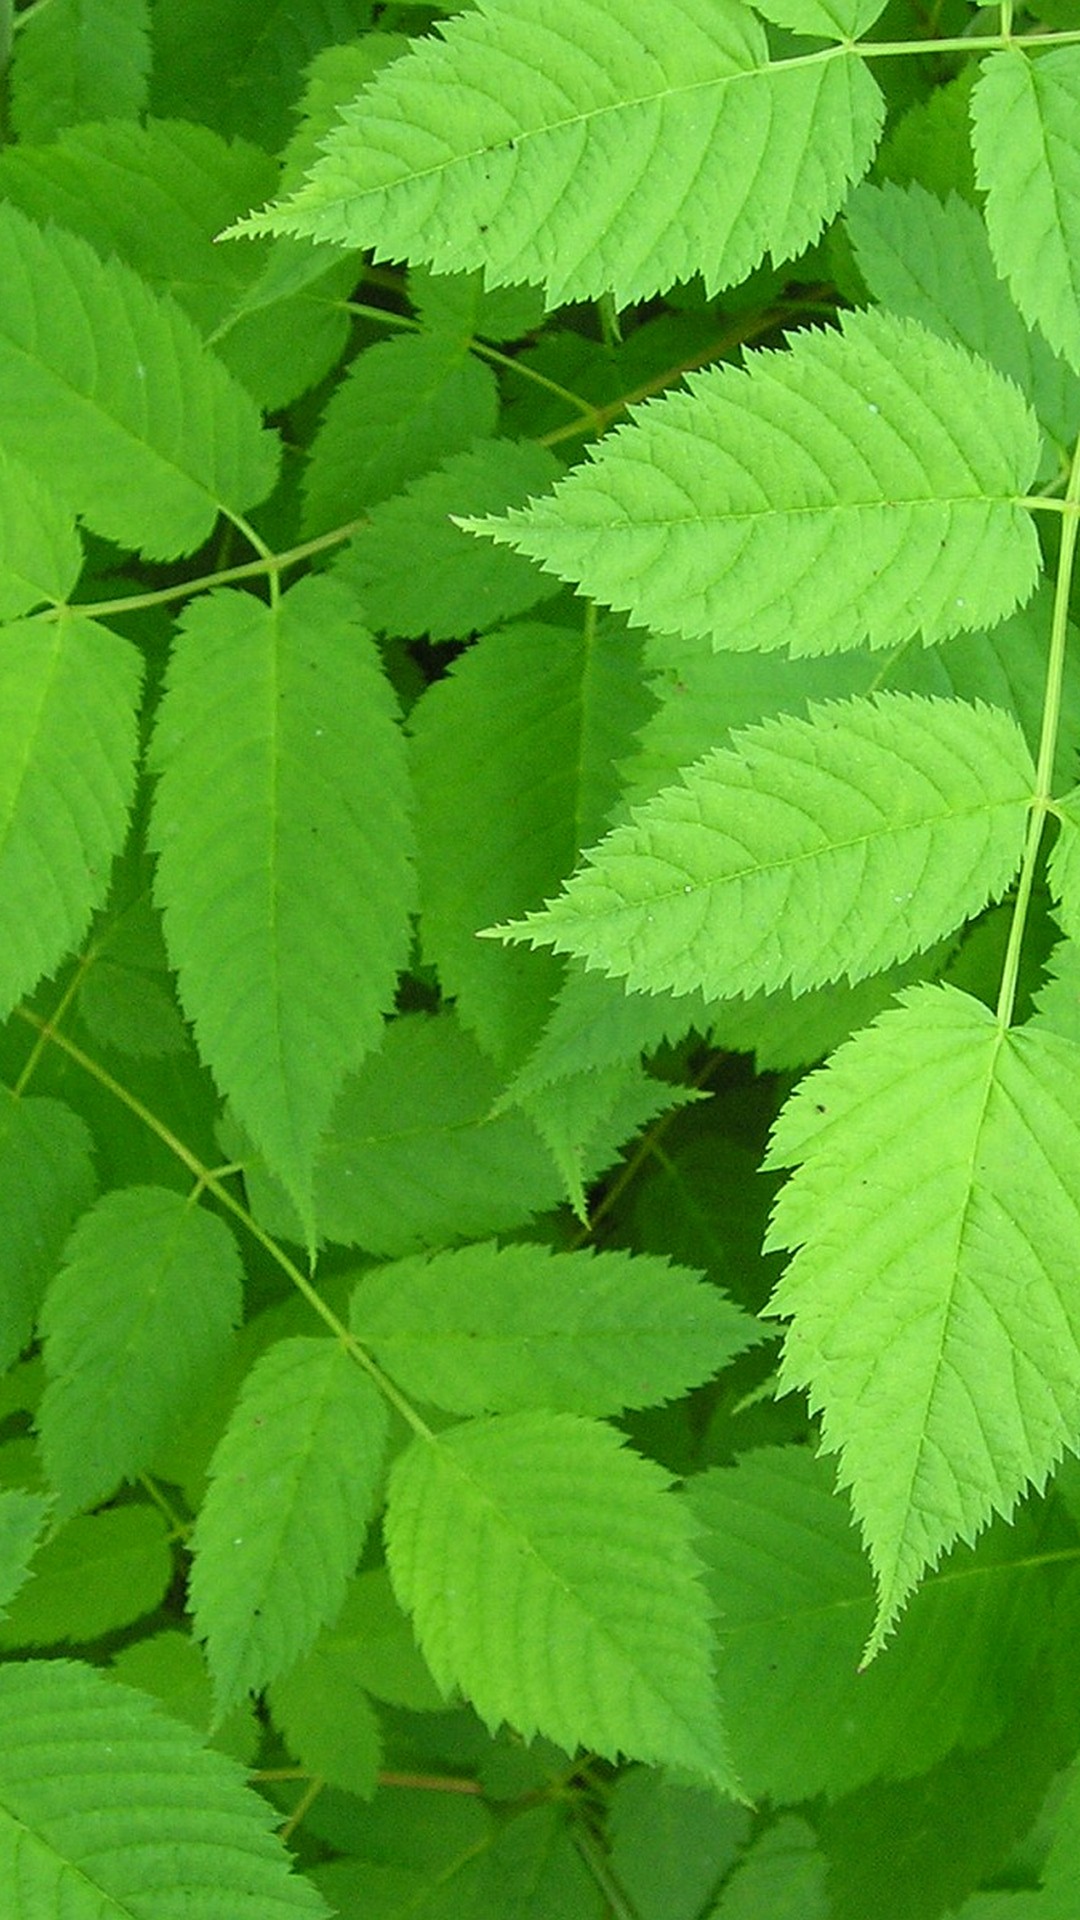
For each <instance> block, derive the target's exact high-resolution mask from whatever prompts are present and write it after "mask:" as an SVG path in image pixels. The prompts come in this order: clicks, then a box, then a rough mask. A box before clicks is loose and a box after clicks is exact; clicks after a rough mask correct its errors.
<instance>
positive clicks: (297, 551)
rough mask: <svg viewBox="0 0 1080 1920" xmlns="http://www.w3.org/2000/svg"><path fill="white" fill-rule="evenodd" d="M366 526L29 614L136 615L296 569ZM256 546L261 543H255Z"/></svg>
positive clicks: (350, 527)
mask: <svg viewBox="0 0 1080 1920" xmlns="http://www.w3.org/2000/svg"><path fill="white" fill-rule="evenodd" d="M366 525H367V520H366V517H365V518H363V519H360V520H350V521H349V522H348V524H347V525H346V526H343V527H335V528H334V530H333V532H332V533H321V534H320V535H319V537H318V539H317V540H305V541H303V542H302V544H301V545H300V546H298V547H289V548H287V549H286V551H285V552H284V553H273V554H272V553H270V551H269V549H268V548H265V549H264V557H262V558H260V559H258V560H246V561H245V562H244V564H243V565H242V566H239V567H222V568H221V569H220V571H219V572H217V573H203V574H200V575H199V577H198V578H197V579H195V580H180V581H178V582H177V584H176V585H175V586H172V587H159V588H158V589H157V590H156V591H155V592H154V593H131V594H128V595H126V597H125V598H123V599H120V600H96V601H92V602H87V603H86V604H85V605H84V604H83V603H82V602H79V603H78V604H77V605H75V606H74V607H73V606H71V605H68V604H65V605H63V606H59V607H44V608H42V610H41V612H40V613H36V614H33V615H32V616H31V617H32V618H33V619H35V620H62V619H64V618H66V616H67V615H68V614H70V613H71V612H73V611H74V612H76V613H81V614H84V615H85V617H86V618H87V619H88V620H103V619H105V618H107V616H108V615H109V614H114V613H136V612H138V611H140V610H141V609H142V608H143V607H164V606H167V605H168V604H169V602H170V601H171V600H187V599H188V598H189V597H190V596H191V595H192V594H196V593H208V592H209V590H210V589H211V587H227V586H231V585H233V583H234V582H235V581H237V580H257V579H258V578H259V577H260V576H261V575H263V574H268V573H269V574H274V573H280V572H284V570H285V568H286V567H296V566H299V565H300V564H301V562H302V561H304V560H310V558H311V556H312V555H313V554H316V553H325V552H326V550H327V548H328V547H339V546H341V544H342V542H343V541H345V540H351V538H352V536H353V534H354V533H358V532H359V530H360V528H361V527H363V526H366ZM258 544H259V546H260V547H262V546H263V542H262V541H261V540H260V541H259V543H258Z"/></svg>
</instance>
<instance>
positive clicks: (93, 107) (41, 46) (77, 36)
mask: <svg viewBox="0 0 1080 1920" xmlns="http://www.w3.org/2000/svg"><path fill="white" fill-rule="evenodd" d="M19 25H20V31H19V32H18V33H17V34H16V36H15V47H14V54H13V57H12V62H11V124H12V126H13V127H14V129H15V132H16V133H17V134H18V136H19V139H20V140H23V141H40V140H48V139H49V138H50V137H51V136H52V135H53V134H54V133H55V132H56V131H57V129H58V128H59V127H68V126H72V125H74V123H75V122H76V121H78V120H112V119H120V118H127V117H131V118H134V117H135V115H136V114H139V113H141V112H142V110H143V108H144V107H145V105H146V94H147V79H148V75H149V71H150V0H49V5H48V6H45V7H37V8H35V9H34V11H33V13H32V14H30V15H29V16H28V17H27V19H25V20H22V21H20V23H19Z"/></svg>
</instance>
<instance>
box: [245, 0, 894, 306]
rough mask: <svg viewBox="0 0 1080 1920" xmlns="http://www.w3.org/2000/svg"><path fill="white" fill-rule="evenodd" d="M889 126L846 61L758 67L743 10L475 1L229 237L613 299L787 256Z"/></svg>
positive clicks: (756, 46)
mask: <svg viewBox="0 0 1080 1920" xmlns="http://www.w3.org/2000/svg"><path fill="white" fill-rule="evenodd" d="M882 117H883V103H882V97H881V94H880V91H879V89H878V87H877V84H876V82H875V81H874V80H873V79H872V77H871V75H870V74H869V72H868V71H867V69H866V67H865V66H864V65H863V63H862V61H861V60H860V59H859V58H858V57H857V55H855V54H854V53H853V52H849V51H847V50H845V51H844V52H843V53H842V54H838V57H837V58H836V59H835V60H833V61H830V62H817V63H814V64H798V63H792V64H791V65H790V66H782V65H781V66H777V67H773V66H771V65H770V63H769V50H768V43H767V40H766V37H765V33H764V29H763V28H762V26H761V23H760V22H759V21H758V20H757V19H755V16H754V15H753V13H752V12H751V11H750V9H749V8H748V7H744V6H741V5H738V4H737V3H736V0H658V3H657V4H656V5H655V6H652V7H649V8H645V9H643V8H641V7H640V6H639V5H638V4H637V0H576V4H575V5H574V7H573V9H571V10H568V9H567V8H566V7H565V6H562V5H561V4H560V3H559V0H499V4H498V5H494V4H492V0H482V4H480V5H478V6H477V7H475V8H474V9H472V10H470V11H469V12H468V13H465V14H463V15H462V16H460V18H458V19H455V20H453V21H452V22H450V23H449V24H448V25H446V26H444V27H443V28H442V32H441V36H440V37H439V38H438V39H436V38H434V37H432V38H430V39H426V40H424V41H422V42H420V43H419V44H417V45H416V46H415V47H414V49H413V51H412V52H411V53H410V54H409V55H408V56H407V57H406V58H405V59H404V60H400V61H397V62H395V63H394V65H393V66H392V67H390V68H389V69H388V70H387V71H386V72H385V73H383V74H381V75H380V76H379V78H378V79H377V80H376V81H375V82H374V84H373V85H372V86H371V87H369V88H368V89H367V90H366V92H365V93H364V94H363V95H361V97H360V99H359V100H358V101H357V102H356V103H355V105H353V106H351V107H349V108H347V109H345V111H344V113H343V115H342V124H341V126H340V127H339V128H338V129H337V130H336V131H335V132H334V134H333V135H332V136H331V138H330V139H329V141H328V142H327V144H326V148H325V151H324V154H323V156H322V158H321V159H320V160H319V161H318V163H317V165H316V166H315V167H314V168H313V169H312V172H311V173H310V174H309V176H308V179H307V181H306V183H305V184H304V185H303V186H302V187H301V188H300V189H299V190H298V192H296V193H295V194H293V195H292V196H291V197H290V198H289V199H287V200H285V201H284V202H283V203H282V204H281V206H280V207H275V208H271V209H270V210H269V211H268V212H266V213H263V214H259V215H256V216H254V217H253V218H252V219H251V220H249V221H246V222H244V223H243V224H242V226H241V228H239V229H238V231H243V232H255V233H263V232H275V233H298V234H306V235H309V236H310V237H311V238H313V239H316V240H335V241H338V242H340V243H342V244H344V245H347V246H353V247H373V248H374V249H375V251H376V254H377V255H378V256H379V257H381V258H393V259H400V258H406V259H412V260H419V261H424V262H428V263H430V264H431V265H432V266H434V267H436V268H437V269H438V270H439V271H440V272H456V271H460V270H471V269H474V268H481V267H482V268H483V270H484V275H485V279H486V280H487V282H488V284H489V285H490V284H495V285H499V284H505V283H507V282H513V281H531V282H534V283H537V284H542V285H543V286H544V287H545V288H546V291H547V297H548V301H549V303H550V304H551V305H556V304H558V303H560V302H565V301H569V300H583V299H588V298H591V297H593V296H595V295H598V294H602V293H606V292H608V291H610V292H612V293H613V294H614V296H615V299H616V301H617V302H618V303H619V304H620V305H625V304H627V303H628V302H630V301H632V300H641V299H646V298H648V297H649V296H650V295H651V294H654V293H656V292H658V291H660V289H661V288H664V287H666V286H668V285H670V283H671V282H672V281H673V280H683V279H689V278H690V277H691V276H692V275H693V274H694V273H697V272H700V273H701V274H702V276H703V278H704V280H705V283H706V285H707V286H708V287H709V288H710V289H712V288H716V287H720V286H730V285H733V284H734V283H735V282H736V281H739V280H741V279H743V278H744V277H745V276H746V274H747V273H749V272H750V270H751V268H753V267H755V266H756V265H757V264H758V262H759V261H760V260H761V259H762V258H763V257H764V255H765V254H766V253H771V254H772V256H773V258H774V259H775V260H784V259H788V258H791V257H792V256H793V255H795V254H797V253H800V252H801V251H802V250H803V248H804V247H806V246H808V245H809V244H810V242H811V241H812V240H814V239H816V237H817V235H818V234H819V233H820V231H821V228H822V226H823V225H824V224H825V222H826V221H827V220H828V219H830V218H831V217H832V215H833V214H834V213H835V212H836V211H837V209H838V208H839V207H840V205H841V203H842V202H843V199H844V196H845V194H846V191H847V189H848V187H849V185H850V184H851V182H852V181H854V180H857V179H858V178H860V176H861V175H862V174H863V173H865V171H866V168H867V167H868V166H869V164H870V160H871V158H872V156H873V152H874V148H875V146H876V144H877V139H878V135H879V133H880V130H881V122H882Z"/></svg>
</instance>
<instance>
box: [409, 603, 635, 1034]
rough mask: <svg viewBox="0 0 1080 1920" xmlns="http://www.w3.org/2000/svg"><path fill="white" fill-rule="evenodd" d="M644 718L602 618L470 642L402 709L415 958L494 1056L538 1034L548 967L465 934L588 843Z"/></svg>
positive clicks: (509, 907)
mask: <svg viewBox="0 0 1080 1920" xmlns="http://www.w3.org/2000/svg"><path fill="white" fill-rule="evenodd" d="M647 711H648V703H647V699H646V695H645V693H644V691H643V688H642V685H641V675H640V665H639V654H638V649H637V646H636V645H635V643H634V641H633V640H632V639H631V640H628V639H627V636H626V635H625V634H624V633H622V632H619V631H617V630H615V629H614V628H613V626H612V624H611V623H599V624H597V625H596V626H593V625H592V624H591V623H590V625H589V626H588V628H587V629H586V630H585V631H584V632H582V631H580V630H579V631H576V632H575V631H574V630H573V629H570V628H566V627H553V626H546V625H542V624H540V623H539V622H528V623H522V624H521V625H519V626H513V627H510V628H509V629H507V630H506V631H503V632H493V633H488V634H484V635H483V637H482V638H481V639H480V640H479V641H477V642H476V643H475V644H474V645H473V646H471V647H469V648H468V649H467V650H466V652H464V653H463V654H461V655H460V657H459V658H458V659H457V660H455V661H454V663H453V665H452V666H451V668H450V670H449V672H448V673H447V674H446V676H445V677H444V678H443V679H440V680H437V681H435V682H434V683H433V685H431V686H430V687H429V688H428V690H427V692H426V693H425V694H424V695H423V697H422V698H421V699H420V700H419V701H418V702H417V704H416V706H415V708H414V709H413V712H412V714H411V715H410V731H411V733H412V749H411V765H412V773H413V779H414V782H415V787H416V796H417V809H418V815H419V832H418V840H419V868H420V934H421V941H422V945H423V951H424V957H425V959H427V960H429V961H431V962H433V963H434V965H435V966H436V967H437V968H438V970H439V980H440V983H441V985H442V988H443V991H444V992H445V993H447V994H452V995H453V996H454V1000H455V1003H456V1007H457V1012H458V1017H459V1018H460V1020H461V1021H462V1023H463V1024H464V1025H465V1026H468V1027H469V1028H470V1029H471V1031H473V1032H474V1033H475V1034H476V1035H477V1037H478V1038H479V1040H480V1042H481V1045H482V1046H483V1047H484V1049H485V1051H486V1052H488V1053H490V1054H491V1055H492V1057H493V1058H495V1059H496V1060H500V1061H502V1060H506V1059H510V1060H513V1061H514V1062H515V1064H516V1063H517V1061H518V1060H520V1058H521V1055H522V1053H523V1052H524V1051H525V1049H526V1048H527V1047H531V1045H532V1044H533V1043H534V1042H535V1041H536V1040H537V1039H538V1038H539V1033H540V1028H541V1026H542V1023H543V1021H544V1019H545V1018H546V1015H547V1010H548V1003H549V1000H550V996H551V993H552V991H553V989H554V988H555V987H556V986H557V985H558V981H559V971H558V969H557V968H556V966H555V964H554V963H553V962H551V961H550V960H548V959H547V958H546V956H545V957H544V958H543V959H541V960H539V961H537V960H536V959H535V958H533V959H530V956H528V955H527V954H523V953H515V952H512V951H509V950H507V949H504V948H498V947H494V946H493V945H492V944H491V943H490V942H484V941H481V940H478V939H477V938H476V934H477V932H478V931H479V929H480V928H482V927H485V926H490V925H491V924H492V922H493V921H497V920H506V919H510V918H512V917H514V916H515V915H517V914H520V913H522V912H524V911H525V909H526V908H527V907H529V906H530V905H531V904H532V903H533V901H535V900H537V899H541V898H543V897H544V895H545V894H547V893H550V892H552V891H553V890H554V889H555V887H557V886H558V884H559V881H560V879H561V878H562V876H563V875H564V874H565V873H567V872H569V870H570V868H571V867H572V865H573V863H574V860H575V859H576V857H577V853H578V849H579V848H580V847H581V846H582V845H586V846H587V845H588V844H589V842H590V840H592V839H594V838H596V837H598V836H599V834H600V833H602V831H603V829H604V826H605V824H606V822H607V818H608V815H609V813H610V811H611V809H612V808H613V807H614V805H615V804H616V801H617V799H618V795H619V779H618V769H617V762H618V761H619V760H620V758H621V756H622V755H623V754H624V753H626V752H628V751H629V749H630V747H631V746H632V744H633V739H634V731H635V728H636V727H638V726H639V725H640V724H641V722H642V720H643V719H644V718H645V715H646V713H647Z"/></svg>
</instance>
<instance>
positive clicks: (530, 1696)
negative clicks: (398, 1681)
mask: <svg viewBox="0 0 1080 1920" xmlns="http://www.w3.org/2000/svg"><path fill="white" fill-rule="evenodd" d="M667 1488H668V1476H667V1474H665V1473H664V1471H663V1469H662V1468H660V1467H658V1466H656V1465H655V1464H654V1463H653V1462H652V1461H648V1460H643V1459H642V1458H641V1457H640V1456H638V1455H636V1454H633V1453H631V1452H629V1451H628V1450H627V1449H626V1448H625V1447H624V1445H623V1442H622V1436H621V1435H619V1434H617V1433H616V1432H615V1431H614V1429H613V1428H611V1427H605V1426H603V1425H601V1424H600V1423H599V1422H598V1421H594V1420H586V1419H583V1418H581V1417H579V1416H578V1415H575V1414H569V1413H520V1414H509V1415H503V1416H501V1417H496V1418H494V1419H490V1420H475V1421H469V1422H467V1423H466V1424H464V1425H462V1426H459V1427H454V1428H451V1429H450V1431H449V1432H446V1433H442V1434H440V1435H438V1436H434V1435H432V1436H430V1437H427V1438H424V1439H417V1440H415V1441H414V1442H413V1443H412V1445H411V1446H410V1447H409V1448H408V1450H407V1451H406V1452H405V1453H404V1454H402V1455H400V1456H399V1458H398V1460H397V1461H396V1462H395V1464H394V1468H393V1472H392V1474H391V1479H390V1488H389V1495H388V1505H387V1515H386V1535H387V1556H388V1564H389V1567H390V1575H391V1579H392V1580H393V1582H394V1587H395V1589H396V1592H397V1594H398V1598H399V1599H400V1601H401V1603H402V1605H403V1606H404V1607H405V1608H407V1610H408V1611H409V1612H410V1613H411V1614H412V1615H413V1620H414V1624H415V1628H416V1633H417V1638H418V1640H419V1643H420V1646H421V1649H422V1651H423V1654H424V1657H425V1659H426V1660H427V1662H428V1665H429V1666H430V1668H431V1671H432V1673H433V1674H434V1676H435V1679H436V1680H437V1682H438V1683H439V1685H440V1686H441V1687H442V1688H443V1690H444V1692H446V1691H449V1690H450V1689H451V1688H453V1687H460V1688H461V1689H462V1691H463V1692H464V1693H465V1694H466V1695H467V1696H468V1698H469V1699H470V1700H471V1701H472V1703H473V1705H474V1706H475V1708H476V1710H477V1712H478V1713H479V1714H480V1716H481V1718H482V1719H483V1720H485V1721H486V1722H487V1723H488V1725H489V1726H490V1727H492V1728H494V1727H495V1726H496V1725H497V1724H498V1723H499V1722H500V1721H502V1720H508V1721H510V1722H511V1724H512V1725H513V1726H515V1727H517V1728H518V1730H519V1731H520V1732H521V1733H523V1734H524V1735H525V1737H526V1738H527V1739H528V1738H531V1736H532V1735H533V1734H534V1733H541V1734H543V1735H545V1736H546V1737H547V1738H548V1739H551V1740H555V1741H557V1742H558V1743H559V1744H560V1745H561V1746H564V1747H566V1748H567V1749H570V1750H572V1749H573V1748H574V1747H575V1746H577V1745H578V1744H581V1745H584V1746H587V1747H591V1748H593V1749H595V1750H596V1751H597V1752H598V1753H602V1754H604V1755H606V1756H608V1757H609V1758H611V1759H614V1758H615V1756H616V1755H617V1754H618V1753H620V1752H621V1753H626V1754H629V1755H631V1756H633V1757H635V1758H637V1759H641V1760H647V1761H650V1762H654V1763H657V1764H669V1765H677V1766H682V1767H688V1768H690V1769H691V1770H692V1771H693V1772H694V1773H696V1774H700V1775H704V1776H706V1777H707V1778H708V1779H709V1780H710V1781H711V1782H712V1783H713V1784H714V1785H715V1786H717V1787H718V1788H719V1789H720V1790H721V1791H723V1792H730V1791H731V1790H732V1787H733V1780H732V1774H731V1768H730V1764H729V1761H728V1757H727V1749H726V1744H725V1741H724V1737H723V1733H722V1730H721V1727H720V1724H719V1719H718V1715H717V1710H716V1706H715V1701H714V1694H713V1685H712V1678H711V1673H710V1653H709V1638H710V1636H709V1625H708V1621H709V1609H708V1606H707V1604H706V1602H705V1598H704V1595H703V1593H702V1590H701V1587H700V1585H699V1581H698V1562H697V1558H696V1555H695V1553H694V1550H693V1547H692V1544H691V1543H692V1538H693V1531H692V1528H691V1525H690V1522H689V1517H688V1515H687V1513H686V1510H685V1508H684V1507H683V1506H682V1505H681V1504H680V1503H679V1502H678V1501H677V1500H675V1499H673V1498H672V1497H671V1495H670V1493H669V1492H668V1491H667Z"/></svg>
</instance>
